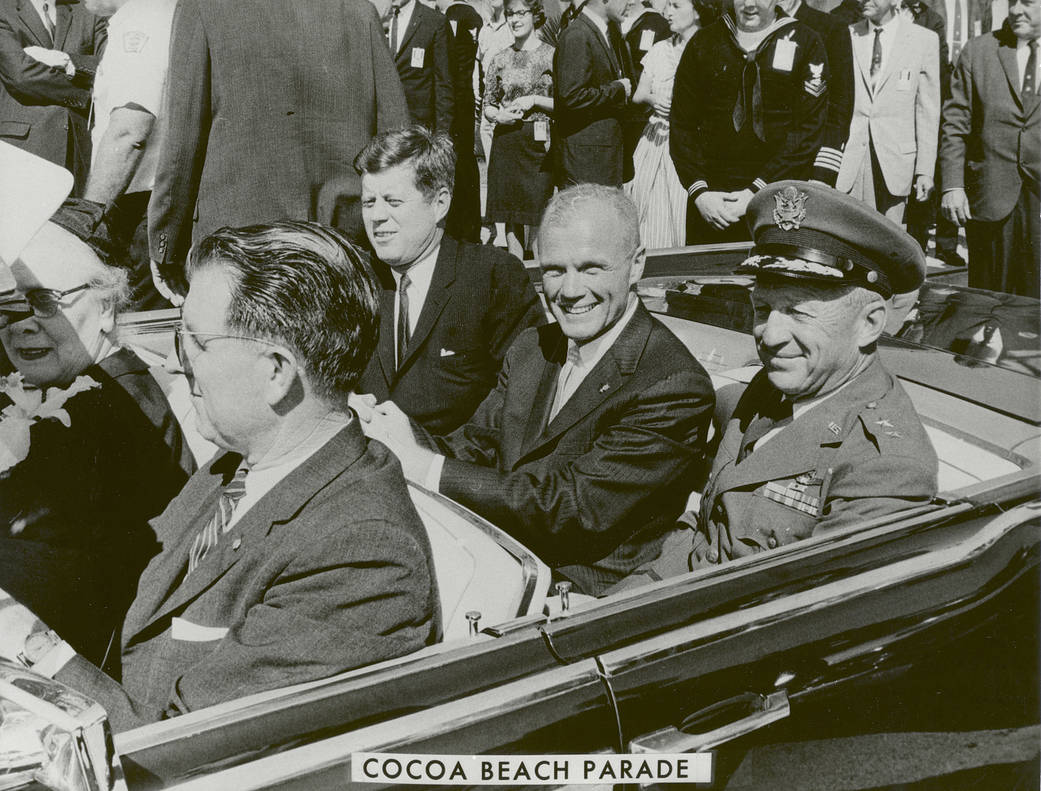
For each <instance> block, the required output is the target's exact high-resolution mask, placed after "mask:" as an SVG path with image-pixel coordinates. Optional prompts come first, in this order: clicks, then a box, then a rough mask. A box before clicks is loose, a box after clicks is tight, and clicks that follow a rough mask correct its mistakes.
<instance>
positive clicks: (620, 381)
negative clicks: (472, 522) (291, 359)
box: [361, 23, 715, 595]
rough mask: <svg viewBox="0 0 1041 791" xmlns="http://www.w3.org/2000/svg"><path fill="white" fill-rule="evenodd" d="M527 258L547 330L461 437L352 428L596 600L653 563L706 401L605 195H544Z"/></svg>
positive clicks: (684, 485)
mask: <svg viewBox="0 0 1041 791" xmlns="http://www.w3.org/2000/svg"><path fill="white" fill-rule="evenodd" d="M573 24H574V23H573ZM539 257H540V265H541V267H542V284H543V290H544V292H545V296H546V301H547V302H548V303H549V305H550V309H551V310H552V312H553V316H554V317H555V318H556V320H557V323H556V324H551V325H548V326H545V327H538V328H534V329H529V330H526V331H524V332H523V333H521V334H520V335H519V336H518V337H517V340H516V341H515V342H514V344H513V346H512V347H510V350H509V352H508V353H507V355H506V360H505V362H504V363H503V367H502V370H501V371H500V373H499V382H498V384H497V385H496V387H495V389H494V390H493V391H492V392H491V393H490V394H489V395H488V397H487V398H486V399H485V400H484V402H483V403H482V404H481V406H480V407H479V408H478V409H477V411H476V412H475V413H474V415H473V417H471V418H470V420H469V421H468V422H467V423H466V424H465V425H463V426H462V427H460V428H459V429H457V430H456V431H454V432H453V433H451V434H449V435H447V436H440V437H431V436H429V435H426V434H425V433H424V432H422V431H414V430H413V427H412V426H410V424H409V422H408V419H407V418H406V417H405V415H404V414H403V413H402V412H401V411H400V410H398V409H397V408H396V407H395V406H394V405H393V404H392V403H387V404H381V405H378V406H376V407H375V408H374V409H373V410H371V411H370V412H369V413H367V414H361V418H362V421H363V423H364V424H365V425H366V431H367V432H368V433H369V434H370V436H375V437H377V438H380V439H381V440H383V441H384V442H385V443H386V444H387V445H388V446H389V447H390V448H391V449H392V450H393V451H394V452H395V453H396V454H397V455H398V457H399V458H400V459H401V460H402V465H403V467H404V470H405V475H406V477H408V478H410V479H411V480H413V481H416V482H418V483H420V484H423V485H425V486H427V488H430V489H436V490H438V491H440V492H441V493H442V494H445V495H447V496H448V497H451V498H452V499H454V500H457V501H458V502H460V503H462V504H463V505H465V506H467V507H468V508H471V509H472V510H474V511H476V512H477V513H479V514H480V515H481V516H483V517H485V518H486V519H488V520H489V521H491V522H493V523H494V524H496V525H498V526H499V527H501V528H502V529H504V530H506V531H507V532H508V533H510V534H511V535H513V536H514V537H516V538H517V539H519V540H520V541H522V542H523V543H524V544H526V545H527V546H528V547H530V548H531V549H532V550H533V551H534V552H536V553H537V554H538V555H539V556H540V557H541V558H542V559H543V560H545V561H546V562H547V563H548V564H549V565H551V566H552V567H553V568H554V571H555V574H556V575H557V576H558V577H562V578H566V579H568V580H571V581H572V582H573V583H574V585H575V587H576V589H577V590H578V591H579V592H581V593H586V594H591V595H598V594H600V593H602V592H603V591H604V590H606V589H607V588H608V587H609V586H610V585H611V584H613V583H615V582H617V581H618V580H619V579H620V578H622V577H623V576H625V575H626V574H627V573H628V572H630V571H631V570H632V569H633V568H634V567H636V566H637V565H639V564H640V563H643V562H645V561H647V560H649V559H650V558H653V557H655V556H657V554H658V552H659V551H660V548H661V544H662V541H663V540H664V535H665V531H666V530H667V529H668V528H669V527H670V525H669V523H670V521H671V520H673V519H675V518H676V517H677V516H678V515H679V513H680V512H681V511H682V510H683V506H684V503H685V502H686V500H687V496H688V494H689V493H690V490H691V488H692V487H693V486H694V485H695V483H696V471H697V470H698V468H699V465H700V464H701V463H702V462H703V461H704V459H705V443H706V440H707V434H708V427H709V421H710V419H711V416H712V409H713V405H714V402H715V395H714V392H713V389H712V383H711V382H710V380H709V377H708V375H707V374H706V373H705V371H704V369H703V368H702V367H701V366H700V365H699V364H698V362H697V361H696V360H695V359H694V358H693V357H692V356H691V355H690V353H689V352H688V351H687V349H686V347H685V346H684V345H683V344H682V343H681V342H680V341H679V340H678V339H677V338H676V337H675V336H674V335H673V334H672V333H671V332H670V331H669V330H668V329H667V328H666V327H665V326H664V325H662V324H661V323H660V322H658V321H657V320H656V319H654V318H652V316H651V315H650V313H648V312H647V310H646V309H645V308H644V307H643V305H642V304H641V303H640V300H639V298H638V297H637V295H636V291H635V288H634V286H635V284H636V282H637V281H638V280H639V279H640V276H641V274H642V272H643V265H644V250H643V247H642V246H641V245H640V235H639V224H638V220H637V216H636V208H635V207H634V206H633V204H632V202H631V201H629V199H628V198H626V197H625V196H624V195H623V194H622V193H621V191H620V190H618V189H614V188H610V187H605V186H602V185H594V184H584V185H579V186H577V187H573V188H570V189H567V190H564V191H563V192H561V193H559V194H558V195H557V196H556V197H554V198H553V199H552V200H551V201H550V204H549V206H548V207H547V208H546V213H545V216H544V217H543V220H542V226H541V229H540V232H539Z"/></svg>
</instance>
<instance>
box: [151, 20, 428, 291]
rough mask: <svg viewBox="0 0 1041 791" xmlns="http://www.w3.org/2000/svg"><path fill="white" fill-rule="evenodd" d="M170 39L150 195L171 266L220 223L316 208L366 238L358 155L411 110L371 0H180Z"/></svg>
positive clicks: (155, 238)
mask: <svg viewBox="0 0 1041 791" xmlns="http://www.w3.org/2000/svg"><path fill="white" fill-rule="evenodd" d="M170 51H171V52H172V53H175V54H174V57H173V59H172V60H171V62H170V70H169V74H168V76H167V88H166V91H167V94H166V99H165V101H164V105H163V122H162V127H161V130H160V133H161V135H162V137H161V141H162V143H161V146H160V149H159V161H158V165H157V170H156V177H155V185H154V187H153V190H152V197H151V202H150V203H149V207H148V228H149V234H148V235H149V245H150V250H151V257H152V260H154V261H156V262H158V263H159V264H160V266H161V269H162V271H163V272H164V274H165V275H167V276H168V277H174V278H179V277H180V276H182V274H183V268H182V267H183V262H184V260H185V256H186V254H187V252H188V249H189V247H190V246H191V245H192V244H193V243H197V242H198V241H199V240H200V239H202V238H203V237H205V236H207V235H208V234H210V233H212V232H213V231H215V230H216V229H218V228H220V227H222V226H225V225H227V226H231V227H233V228H234V227H239V226H243V225H250V224H253V223H259V222H271V221H274V220H281V219H295V220H319V221H322V222H325V223H327V224H332V225H335V226H336V227H338V228H340V229H341V230H344V231H346V232H348V233H350V234H352V235H355V236H357V235H358V234H359V233H360V235H361V237H362V238H364V230H363V229H362V226H361V208H360V196H361V177H360V176H359V175H358V174H357V173H356V172H355V170H354V166H353V161H354V157H355V156H356V155H357V154H358V152H359V151H360V150H361V149H362V147H363V146H364V145H365V144H366V143H368V142H369V140H370V139H372V137H373V135H375V134H377V133H379V132H382V131H384V130H387V129H393V128H396V127H398V126H401V125H402V124H404V123H406V122H407V120H408V111H407V109H406V106H405V98H404V94H403V93H402V90H401V83H400V80H399V79H398V77H397V72H396V71H395V69H394V64H393V62H392V60H391V57H390V54H389V52H388V50H387V40H386V38H385V37H384V34H383V27H382V25H381V24H380V21H379V17H378V15H377V13H376V9H375V8H374V7H373V6H372V4H371V3H368V2H365V0H308V2H306V3H286V2H283V0H256V2H252V3H250V5H249V9H248V12H244V7H243V5H242V4H241V3H239V2H235V1H234V0H180V2H178V6H177V11H176V13H175V15H174V23H173V33H172V38H171V44H170ZM258 54H262V55H263V57H259V58H258Z"/></svg>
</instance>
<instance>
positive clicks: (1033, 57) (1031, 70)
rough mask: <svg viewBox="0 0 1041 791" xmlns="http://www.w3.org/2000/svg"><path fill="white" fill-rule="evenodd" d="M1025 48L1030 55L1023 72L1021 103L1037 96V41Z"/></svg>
mask: <svg viewBox="0 0 1041 791" xmlns="http://www.w3.org/2000/svg"><path fill="white" fill-rule="evenodd" d="M1027 46H1028V47H1029V48H1030V54H1029V55H1027V68H1026V70H1025V71H1024V72H1023V89H1022V90H1021V91H1020V94H1021V96H1022V98H1023V101H1026V100H1027V99H1033V98H1034V97H1035V96H1036V95H1037V40H1034V41H1031V42H1030V43H1029V44H1027Z"/></svg>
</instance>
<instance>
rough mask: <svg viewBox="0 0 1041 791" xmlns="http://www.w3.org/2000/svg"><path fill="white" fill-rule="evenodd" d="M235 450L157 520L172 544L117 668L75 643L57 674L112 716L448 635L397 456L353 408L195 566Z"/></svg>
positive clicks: (133, 720)
mask: <svg viewBox="0 0 1041 791" xmlns="http://www.w3.org/2000/svg"><path fill="white" fill-rule="evenodd" d="M240 459H241V457H239V456H238V455H237V454H224V455H220V456H218V457H217V458H216V459H215V460H214V461H213V462H211V463H210V464H208V465H206V466H205V467H204V468H202V469H200V470H199V471H198V472H197V473H196V474H195V475H194V476H192V478H191V479H190V480H189V481H188V483H187V484H186V485H185V488H184V490H183V491H182V492H181V494H180V495H178V496H177V497H176V498H175V499H174V500H173V501H172V502H171V503H170V506H169V507H168V508H167V509H166V511H165V512H164V513H163V514H162V515H161V516H160V517H159V518H158V519H156V520H155V521H154V522H153V526H154V527H155V530H156V535H157V537H158V539H159V541H160V542H161V543H162V545H163V549H162V552H161V553H160V554H159V555H158V556H156V557H155V558H153V560H152V562H151V563H150V564H149V566H148V568H146V569H145V572H144V574H143V575H142V577H141V582H140V584H139V586H138V593H137V598H136V599H135V601H134V603H133V605H132V606H131V608H130V611H129V613H128V614H127V618H126V622H125V624H124V627H123V641H122V684H121V685H120V684H118V683H116V681H114V680H113V679H112V678H110V677H109V676H106V675H105V674H103V673H102V672H101V671H100V670H98V669H97V668H95V667H94V666H93V665H90V664H89V663H88V662H86V661H85V660H84V659H82V658H81V657H78V656H77V657H74V658H73V659H72V660H71V661H70V662H69V663H68V664H66V665H65V667H63V668H62V669H61V670H60V671H59V672H58V673H57V675H56V676H55V678H57V679H58V680H59V681H61V682H63V683H65V684H68V685H69V686H71V687H73V688H74V689H79V690H81V691H82V692H84V693H86V694H88V695H90V696H92V697H93V698H94V699H95V700H97V701H98V702H99V703H101V705H102V706H104V707H105V710H106V711H107V712H108V715H109V721H110V722H111V723H112V726H113V728H114V730H116V731H123V730H126V729H128V728H130V727H134V726H136V725H140V724H142V723H145V722H150V721H154V720H158V719H162V718H166V717H170V716H174V715H177V714H181V713H184V712H187V711H192V710H195V709H198V708H202V707H205V706H210V705H213V704H216V703H219V702H221V701H225V700H231V699H234V698H238V697H242V696H245V695H248V694H251V693H254V692H259V691H262V690H265V689H273V688H277V687H282V686H287V685H290V684H295V683H299V682H304V681H309V680H312V679H318V678H323V677H326V676H331V675H334V674H336V673H339V672H342V671H345V670H349V669H351V668H355V667H360V666H363V665H367V664H369V663H372V662H377V661H380V660H383V659H389V658H392V657H396V656H400V655H403V654H407V653H410V652H412V651H415V650H417V649H419V648H422V647H423V646H424V645H426V644H428V643H431V642H433V641H434V640H436V639H438V637H439V635H440V609H439V602H438V598H437V587H436V583H435V580H434V576H433V574H434V572H433V564H432V561H431V556H430V545H429V540H428V538H427V535H426V532H425V529H424V528H423V524H422V522H421V521H420V519H419V516H418V514H417V513H416V511H415V509H414V507H413V506H412V501H411V499H410V498H409V495H408V491H407V489H406V486H405V481H404V478H403V477H402V474H401V467H400V465H399V464H398V461H397V459H396V458H395V457H394V456H393V455H392V454H391V453H390V452H389V451H388V450H387V449H386V448H385V447H384V446H382V445H380V444H379V443H376V442H369V441H367V440H366V439H365V437H364V436H363V435H362V433H361V429H360V427H359V426H358V422H357V419H355V420H354V421H353V422H352V423H351V424H350V425H348V426H346V427H345V428H344V429H343V430H342V431H340V432H339V433H338V434H337V435H336V436H335V437H333V438H332V439H331V440H330V441H329V442H328V443H326V444H325V445H324V446H323V447H322V448H320V449H319V450H318V451H317V452H316V453H315V454H314V455H313V456H311V457H310V458H309V459H307V460H306V461H304V463H303V464H301V465H300V466H299V467H297V468H296V469H295V470H293V471H292V472H291V473H290V474H289V475H288V476H287V477H286V478H285V479H284V480H283V481H281V482H280V483H278V484H277V485H276V486H275V487H274V488H273V489H272V490H271V491H269V492H268V493H267V494H266V495H264V496H263V497H262V498H261V499H260V501H259V502H257V503H256V504H255V505H253V507H251V508H250V509H249V510H248V511H246V512H245V513H244V514H243V515H242V518H241V520H240V521H239V522H238V523H236V524H235V525H234V526H233V527H232V529H231V531H230V532H229V533H227V534H226V535H224V536H222V538H221V541H220V542H219V543H218V544H217V546H216V547H214V548H213V549H212V550H211V551H210V552H209V553H208V554H207V555H206V556H205V557H204V558H203V560H202V562H201V563H200V565H199V566H198V567H197V568H196V569H195V570H194V571H193V572H192V573H191V574H190V575H188V576H187V577H185V576H184V572H185V568H186V561H187V557H188V551H189V549H190V547H191V545H192V542H193V541H194V540H195V537H196V536H197V535H198V533H199V531H200V530H202V528H203V527H204V526H205V525H206V524H207V523H208V521H209V520H210V517H211V516H212V514H213V513H214V511H215V509H216V507H217V501H218V498H219V496H220V489H221V485H222V482H223V481H226V480H229V479H230V476H231V475H233V474H234V471H235V469H236V468H237V466H238V465H239V463H240ZM178 619H180V621H179V622H178V623H176V624H175V621H177V620H178ZM207 627H208V628H207ZM222 630H223V636H222ZM179 631H180V632H181V633H180V634H179V633H178V632H179Z"/></svg>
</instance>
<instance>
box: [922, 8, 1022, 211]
mask: <svg viewBox="0 0 1041 791" xmlns="http://www.w3.org/2000/svg"><path fill="white" fill-rule="evenodd" d="M1020 88H1021V85H1020V79H1019V67H1018V66H1017V65H1016V37H1015V35H1014V34H1013V33H1012V31H1011V30H1010V29H1009V27H1008V25H1007V24H1006V25H1005V27H1003V28H1001V30H999V31H997V32H994V33H987V34H985V35H983V36H980V37H978V38H975V39H973V40H972V41H970V42H969V43H968V44H967V45H966V46H965V49H964V50H962V55H961V58H960V60H959V61H958V65H957V67H956V68H955V71H954V79H953V80H952V83H951V98H950V99H949V100H948V101H947V103H946V104H945V105H944V108H943V130H942V141H941V143H940V167H941V172H942V181H943V188H944V189H945V190H946V189H954V188H956V187H962V188H964V189H965V192H966V193H967V194H968V197H969V209H970V210H971V212H972V218H973V219H974V220H982V221H984V222H997V221H998V220H1003V219H1005V218H1006V217H1007V216H1008V215H1009V213H1010V212H1011V211H1012V209H1013V208H1014V207H1015V205H1016V202H1017V201H1018V200H1019V196H1020V193H1021V192H1022V189H1023V186H1024V184H1025V185H1027V186H1028V187H1029V188H1030V189H1032V190H1033V191H1034V192H1035V193H1036V192H1037V191H1038V189H1039V187H1038V184H1039V173H1038V169H1039V161H1041V128H1039V127H1041V122H1039V119H1041V110H1039V109H1038V107H1039V105H1041V101H1039V100H1038V97H1037V95H1036V94H1035V96H1034V98H1033V99H1032V100H1029V101H1025V100H1024V99H1023V97H1022V95H1021V93H1020Z"/></svg>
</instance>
